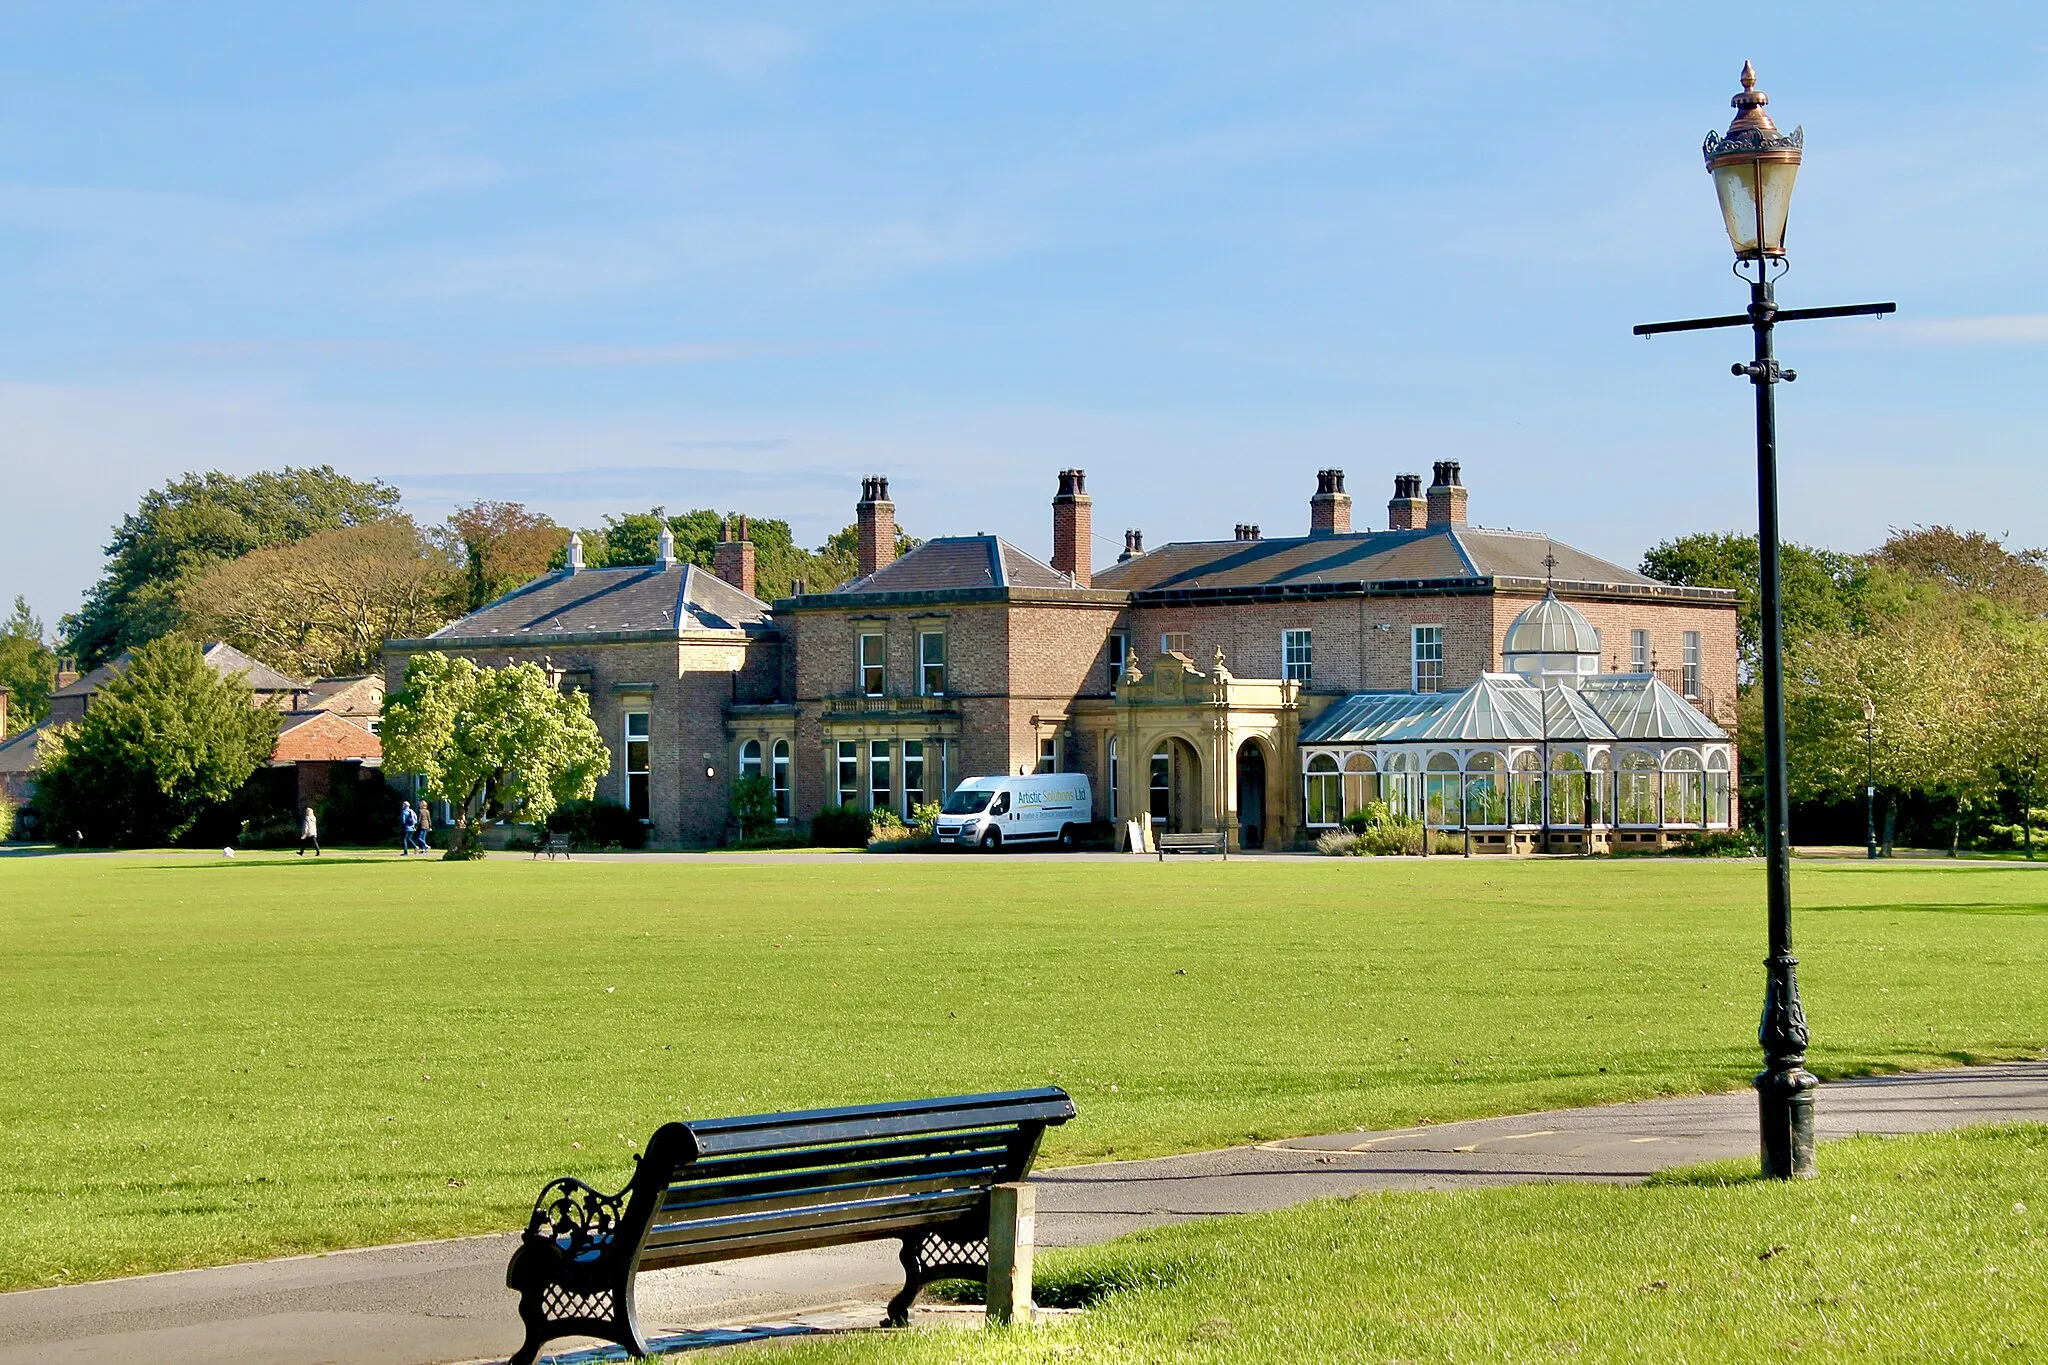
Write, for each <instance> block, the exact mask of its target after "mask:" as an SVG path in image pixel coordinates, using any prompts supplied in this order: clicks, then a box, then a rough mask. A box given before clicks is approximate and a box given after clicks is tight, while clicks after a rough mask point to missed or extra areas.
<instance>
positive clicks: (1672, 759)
mask: <svg viewBox="0 0 2048 1365" xmlns="http://www.w3.org/2000/svg"><path fill="white" fill-rule="evenodd" d="M1664 823H1665V824H1666V825H1690V826H1693V827H1695V828H1697V827H1698V826H1701V825H1704V824H1706V823H1707V798H1706V786H1705V784H1704V782H1703V781H1702V780H1701V773H1700V756H1699V755H1698V754H1696V753H1694V752H1693V751H1692V750H1690V749H1680V750H1678V751H1676V752H1675V753H1671V754H1668V755H1666V756H1665V759H1664Z"/></svg>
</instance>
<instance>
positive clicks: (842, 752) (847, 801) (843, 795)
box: [839, 739, 860, 806]
mask: <svg viewBox="0 0 2048 1365" xmlns="http://www.w3.org/2000/svg"><path fill="white" fill-rule="evenodd" d="M858 800H860V745H859V744H858V743H857V742H855V741H853V740H850V739H842V740H840V741H839V804H840V805H842V806H850V805H852V804H853V803H854V802H856V801H858Z"/></svg>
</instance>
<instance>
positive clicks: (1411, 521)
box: [1387, 474, 1429, 531]
mask: <svg viewBox="0 0 2048 1365" xmlns="http://www.w3.org/2000/svg"><path fill="white" fill-rule="evenodd" d="M1428 515H1429V504H1428V503H1426V502H1424V501H1423V499H1422V476H1421V475H1420V474H1396V475H1395V476H1394V496H1393V497H1391V498H1389V499H1388V500H1387V529H1388V530H1389V531H1419V530H1421V529H1422V528H1423V526H1424V525H1425V524H1426V522H1427V520H1428Z"/></svg>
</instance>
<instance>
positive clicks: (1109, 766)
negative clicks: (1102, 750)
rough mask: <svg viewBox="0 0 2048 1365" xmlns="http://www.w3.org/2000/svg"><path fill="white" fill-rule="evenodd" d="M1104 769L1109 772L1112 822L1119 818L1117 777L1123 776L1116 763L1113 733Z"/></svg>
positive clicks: (1110, 815)
mask: <svg viewBox="0 0 2048 1365" xmlns="http://www.w3.org/2000/svg"><path fill="white" fill-rule="evenodd" d="M1103 769H1104V771H1106V772H1107V773H1108V774H1109V818H1110V820H1111V821H1112V822H1114V821H1115V820H1116V818H1117V805H1116V803H1117V790H1116V785H1117V779H1118V778H1119V777H1120V776H1121V774H1120V773H1119V772H1118V771H1117V764H1116V736H1115V735H1111V736H1110V737H1109V750H1108V757H1107V759H1106V761H1105V762H1104V764H1103Z"/></svg>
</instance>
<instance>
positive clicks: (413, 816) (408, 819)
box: [398, 801, 420, 858]
mask: <svg viewBox="0 0 2048 1365" xmlns="http://www.w3.org/2000/svg"><path fill="white" fill-rule="evenodd" d="M398 826H399V831H398V856H399V857H401V858H403V857H405V856H406V855H407V854H409V853H411V852H412V844H413V840H414V839H416V838H418V837H419V829H420V817H419V812H418V811H416V810H414V809H413V808H412V802H410V801H406V802H403V803H401V804H400V805H399V807H398Z"/></svg>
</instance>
